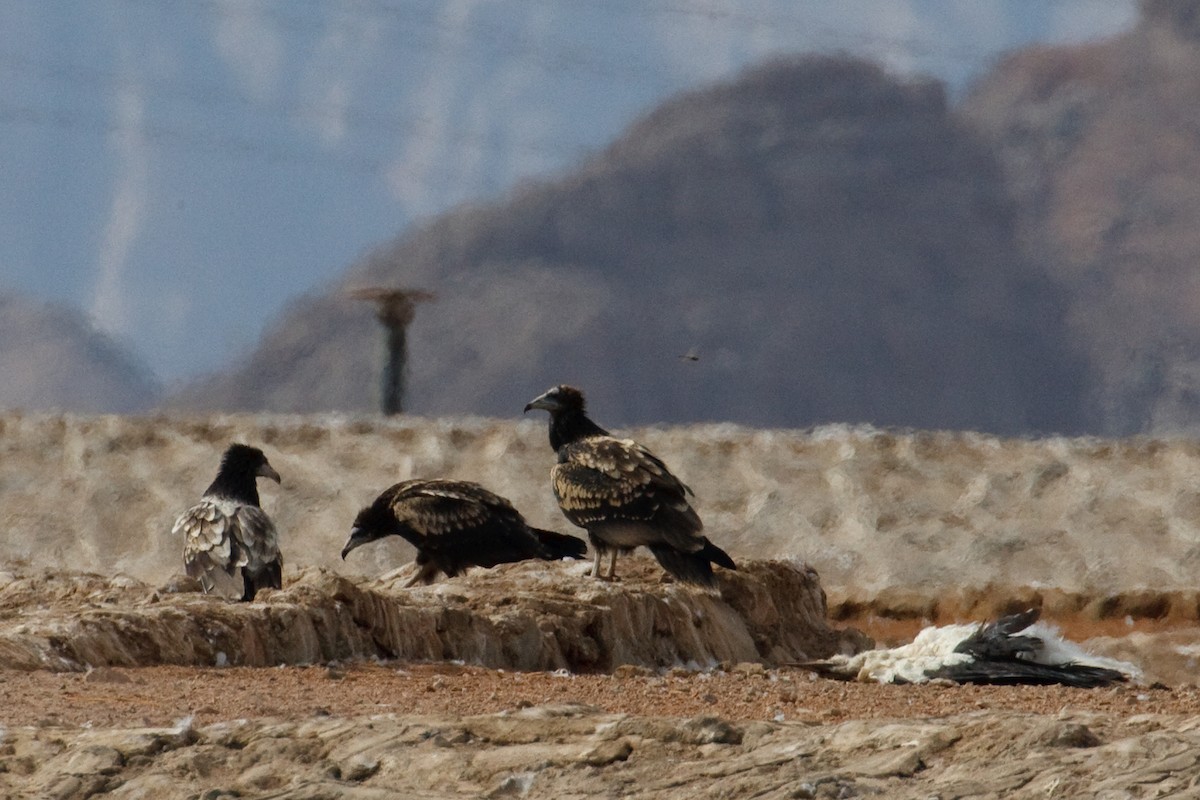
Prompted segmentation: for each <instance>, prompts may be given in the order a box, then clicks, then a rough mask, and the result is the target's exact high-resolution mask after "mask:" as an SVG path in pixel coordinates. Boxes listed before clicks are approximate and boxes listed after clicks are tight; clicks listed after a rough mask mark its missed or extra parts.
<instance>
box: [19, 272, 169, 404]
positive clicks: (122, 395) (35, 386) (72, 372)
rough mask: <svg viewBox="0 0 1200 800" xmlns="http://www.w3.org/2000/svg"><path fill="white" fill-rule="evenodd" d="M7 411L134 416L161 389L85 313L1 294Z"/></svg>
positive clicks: (152, 401)
mask: <svg viewBox="0 0 1200 800" xmlns="http://www.w3.org/2000/svg"><path fill="white" fill-rule="evenodd" d="M0 375H2V376H4V377H3V380H0V409H30V410H32V409H51V408H52V409H57V410H60V411H75V412H90V413H96V412H108V413H114V412H115V413H130V412H136V411H146V410H148V409H150V408H153V407H154V406H155V405H156V404H157V403H158V401H159V399H160V398H161V396H162V387H161V386H160V385H159V384H158V382H157V381H156V380H155V379H154V377H153V376H152V375H151V373H150V370H149V369H148V368H147V367H146V366H145V364H144V363H142V362H141V360H140V359H139V358H138V357H137V356H136V355H135V354H134V353H133V352H132V351H131V350H130V349H129V348H127V347H125V346H124V345H122V344H120V343H118V342H117V341H115V340H113V339H112V338H111V337H109V336H107V335H106V334H104V333H102V332H101V331H99V330H97V329H96V328H95V326H94V325H93V324H92V323H91V322H90V321H89V320H88V319H87V318H86V317H85V316H84V315H83V314H82V313H81V312H79V311H76V310H74V309H71V308H66V307H64V306H58V305H54V304H51V303H43V302H39V301H36V300H33V299H30V298H28V297H25V296H23V295H18V294H14V293H4V292H0Z"/></svg>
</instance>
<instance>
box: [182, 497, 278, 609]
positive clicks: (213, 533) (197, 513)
mask: <svg viewBox="0 0 1200 800" xmlns="http://www.w3.org/2000/svg"><path fill="white" fill-rule="evenodd" d="M171 533H173V534H179V533H182V534H183V537H184V538H183V563H184V568H185V569H186V571H187V574H188V575H191V576H192V577H193V578H199V579H200V583H201V585H202V586H203V587H204V591H205V592H210V591H212V589H213V585H214V583H213V576H212V573H213V572H214V571H215V570H221V571H223V572H225V573H227V574H230V575H232V574H233V571H234V570H235V569H240V568H248V569H249V570H250V571H251V572H255V573H258V572H261V571H262V570H263V568H264V567H266V566H267V565H268V564H269V563H270V562H272V561H275V560H276V559H278V558H279V534H278V532H277V531H276V530H275V524H274V523H273V522H271V518H270V517H269V516H267V512H265V511H263V510H262V509H261V508H259V507H258V506H251V505H246V504H245V503H241V502H239V501H237V500H230V499H228V498H224V497H207V496H206V497H204V498H201V500H200V502H199V503H197V504H196V505H194V506H192V507H191V508H189V509H188V510H187V511H185V512H183V514H181V515H180V516H179V519H177V520H175V526H174V527H173V528H172V529H171Z"/></svg>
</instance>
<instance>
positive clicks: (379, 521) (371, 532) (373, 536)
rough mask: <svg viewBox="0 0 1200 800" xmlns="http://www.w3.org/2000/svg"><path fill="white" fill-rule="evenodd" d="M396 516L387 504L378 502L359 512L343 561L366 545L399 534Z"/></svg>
mask: <svg viewBox="0 0 1200 800" xmlns="http://www.w3.org/2000/svg"><path fill="white" fill-rule="evenodd" d="M398 533H399V530H397V522H396V515H395V514H393V513H392V512H391V510H390V509H389V508H388V506H387V503H385V502H379V501H376V502H374V503H372V504H371V505H369V506H367V507H366V508H364V509H363V510H362V511H359V512H358V516H356V517H355V518H354V525H353V526H352V527H351V528H350V538H349V539H347V540H346V546H345V547H343V548H342V560H343V561H345V560H346V556H348V555H350V552H351V551H352V550H355V549H357V548H359V547H361V546H363V545H364V544H369V543H370V542H374V541H376V540H378V539H382V538H383V537H385V536H391V535H392V534H398Z"/></svg>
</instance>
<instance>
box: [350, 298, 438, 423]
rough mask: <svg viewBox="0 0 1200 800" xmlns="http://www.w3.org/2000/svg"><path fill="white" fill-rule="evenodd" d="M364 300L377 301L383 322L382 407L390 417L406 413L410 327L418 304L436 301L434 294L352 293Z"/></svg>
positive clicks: (376, 312)
mask: <svg viewBox="0 0 1200 800" xmlns="http://www.w3.org/2000/svg"><path fill="white" fill-rule="evenodd" d="M351 294H352V296H354V297H356V298H358V299H360V300H370V301H372V302H374V303H375V316H376V318H377V319H378V320H379V322H380V324H381V325H383V329H384V342H385V352H384V361H383V370H382V374H381V378H380V396H379V410H380V411H382V412H383V413H384V414H385V415H387V416H392V415H395V414H401V413H403V412H404V393H405V388H406V387H405V379H406V372H407V369H408V326H409V324H410V323H411V322H412V320H413V315H414V313H415V312H416V304H417V303H420V302H424V301H426V300H432V299H433V295H432V294H430V293H429V292H423V291H421V290H419V289H388V288H384V287H377V288H370V289H358V290H355V291H353V292H351Z"/></svg>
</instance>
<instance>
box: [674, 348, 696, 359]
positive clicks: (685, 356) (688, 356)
mask: <svg viewBox="0 0 1200 800" xmlns="http://www.w3.org/2000/svg"><path fill="white" fill-rule="evenodd" d="M679 360H680V361H699V360H700V354H699V353H697V352H696V348H694V347H693V348H690V349H689V350H688V351H687V352H686V353H684V354H683V355H681V356H680V357H679Z"/></svg>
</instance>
